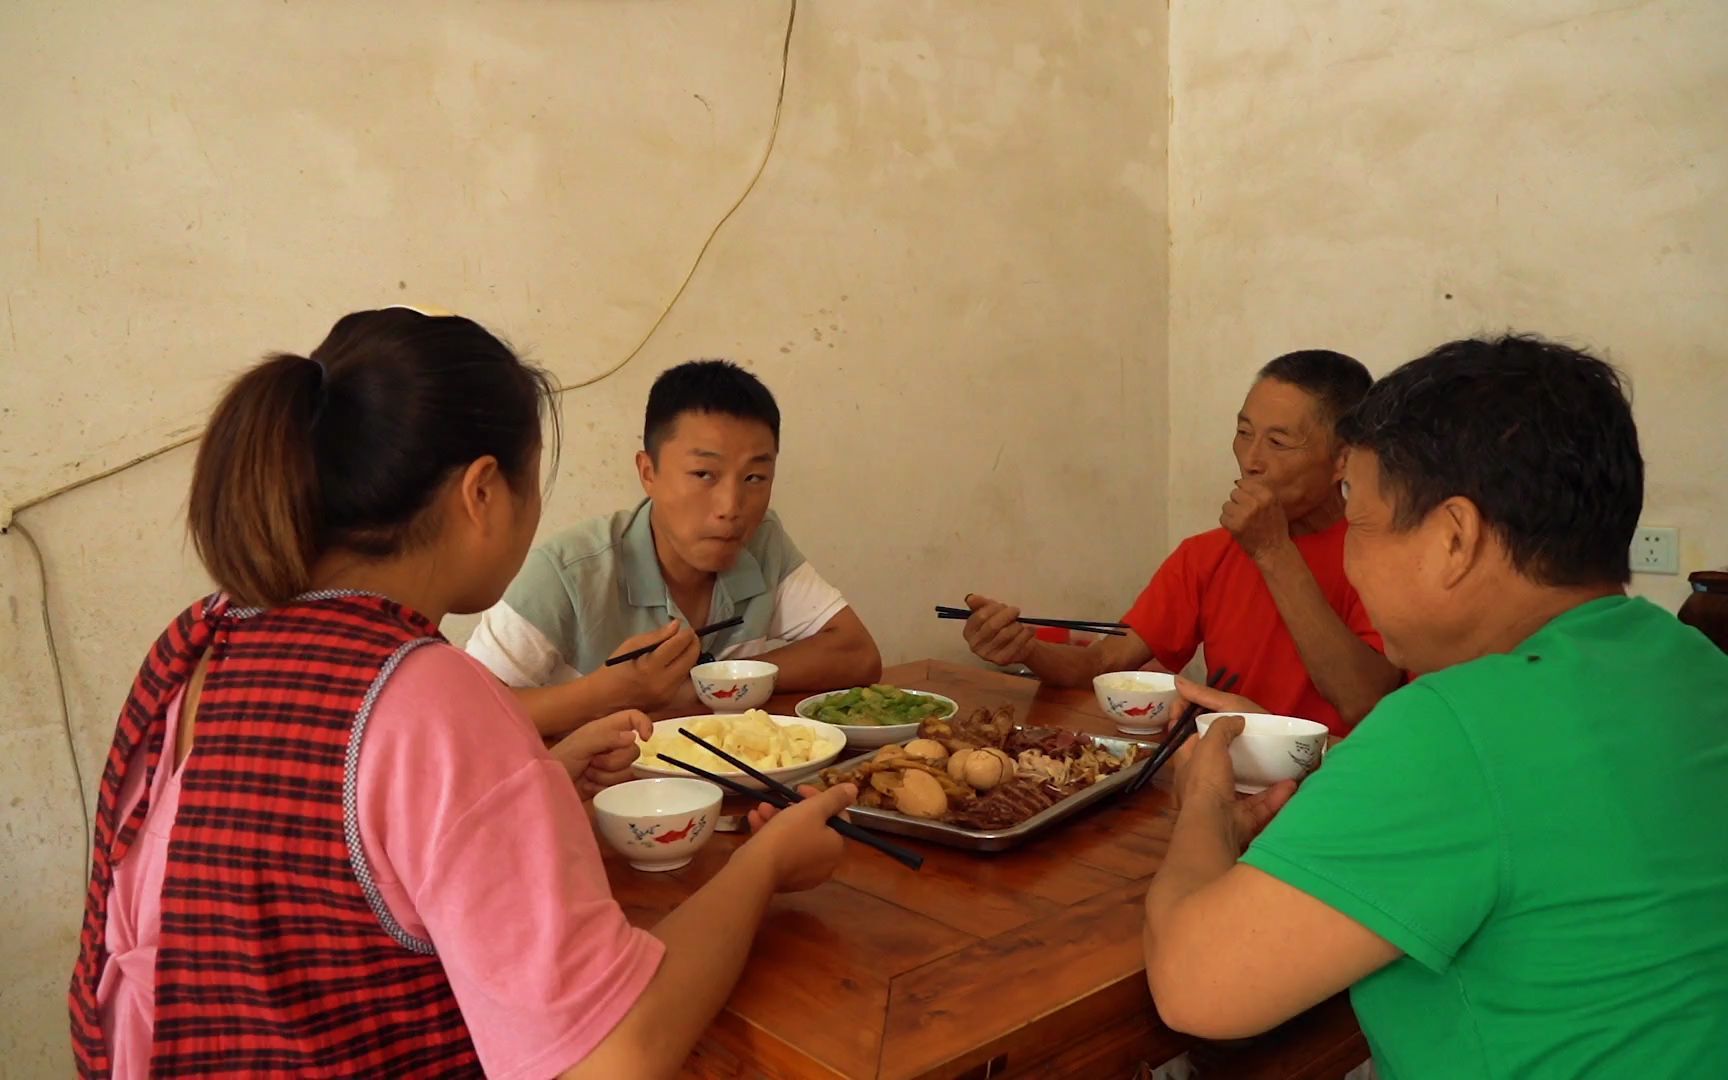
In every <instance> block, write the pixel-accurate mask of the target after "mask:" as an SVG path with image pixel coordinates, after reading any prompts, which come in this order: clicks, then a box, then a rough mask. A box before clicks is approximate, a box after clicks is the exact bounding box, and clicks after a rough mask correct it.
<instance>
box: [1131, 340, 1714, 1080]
mask: <svg viewBox="0 0 1728 1080" xmlns="http://www.w3.org/2000/svg"><path fill="white" fill-rule="evenodd" d="M1340 431H1341V434H1343V436H1344V438H1345V439H1346V441H1348V442H1349V443H1350V444H1351V445H1352V447H1353V449H1352V451H1351V454H1350V459H1349V462H1348V464H1347V466H1346V472H1345V482H1346V485H1347V500H1348V507H1347V511H1346V516H1347V520H1348V521H1349V523H1350V531H1349V537H1348V539H1347V541H1346V547H1345V568H1346V572H1347V573H1348V574H1349V577H1350V580H1351V582H1352V584H1353V585H1354V586H1355V587H1356V589H1357V591H1358V592H1359V593H1360V594H1361V597H1362V602H1363V604H1364V605H1366V607H1367V609H1368V613H1369V615H1370V616H1371V617H1372V618H1373V621H1374V625H1375V626H1376V627H1378V628H1379V629H1380V631H1381V632H1382V633H1383V634H1384V635H1385V639H1386V651H1387V655H1388V657H1389V658H1391V659H1392V660H1393V661H1394V662H1395V663H1397V664H1399V665H1400V666H1402V667H1404V668H1406V669H1408V670H1410V671H1412V672H1414V673H1416V674H1417V675H1418V676H1419V677H1418V678H1417V679H1416V680H1415V681H1414V682H1413V683H1412V684H1411V685H1409V686H1407V687H1405V688H1404V689H1402V690H1399V691H1397V692H1395V693H1393V694H1392V695H1390V696H1388V697H1387V698H1385V699H1384V700H1383V701H1382V702H1381V703H1380V705H1379V707H1377V708H1376V709H1375V710H1374V711H1373V712H1372V713H1371V714H1369V716H1368V718H1367V719H1366V720H1365V721H1364V722H1363V723H1362V724H1361V726H1360V727H1358V728H1357V730H1356V732H1355V734H1353V735H1352V736H1351V738H1350V739H1349V740H1348V741H1346V742H1344V743H1342V744H1340V745H1339V746H1338V747H1337V749H1336V750H1335V751H1333V752H1332V753H1331V754H1330V755H1329V756H1328V757H1327V760H1326V763H1325V765H1324V767H1322V768H1321V769H1320V770H1319V771H1318V772H1317V773H1315V774H1314V775H1313V777H1311V778H1310V779H1308V780H1307V781H1306V782H1305V783H1304V784H1303V785H1302V789H1301V791H1300V793H1298V794H1295V795H1294V797H1292V788H1291V786H1290V785H1289V784H1285V785H1281V786H1279V787H1276V788H1273V789H1272V790H1269V791H1267V792H1266V793H1264V794H1263V795H1260V796H1256V797H1255V798H1253V799H1250V800H1245V801H1240V802H1239V801H1237V800H1236V799H1235V798H1234V796H1233V793H1232V784H1233V778H1232V775H1231V770H1230V758H1229V751H1228V747H1229V744H1230V742H1231V741H1232V740H1233V738H1235V737H1236V734H1237V733H1238V732H1239V731H1240V730H1241V721H1234V722H1232V721H1220V722H1219V723H1218V724H1215V725H1214V726H1213V727H1212V728H1211V730H1210V732H1209V734H1208V735H1207V737H1206V738H1204V739H1199V740H1196V742H1195V743H1194V744H1193V745H1192V747H1191V748H1189V749H1188V750H1185V751H1184V752H1183V756H1182V758H1181V759H1179V760H1180V769H1179V773H1178V777H1177V790H1178V795H1179V797H1180V800H1181V805H1182V812H1181V815H1180V817H1179V819H1178V821H1177V825H1176V830H1175V834H1174V836H1173V838H1172V841H1171V846H1170V852H1169V855H1168V857H1167V859H1166V861H1165V864H1164V867H1163V869H1162V870H1161V871H1160V872H1159V874H1158V876H1157V877H1156V878H1155V879H1154V880H1153V885H1152V888H1151V890H1150V892H1149V894H1148V896H1147V899H1146V915H1147V923H1146V934H1145V947H1146V963H1147V978H1148V981H1149V982H1150V984H1151V987H1152V993H1153V996H1154V998H1155V999H1156V1001H1157V1004H1158V1009H1159V1012H1160V1013H1161V1014H1162V1015H1163V1017H1164V1018H1165V1020H1166V1021H1167V1022H1168V1023H1170V1024H1171V1025H1172V1026H1173V1027H1176V1028H1179V1029H1182V1030H1185V1031H1190V1032H1193V1033H1195V1034H1200V1035H1205V1036H1210V1037H1235V1036H1244V1035H1249V1034H1253V1033H1256V1032H1259V1031H1263V1030H1265V1029H1267V1028H1270V1027H1272V1026H1273V1025H1275V1024H1277V1023H1279V1022H1281V1021H1283V1020H1285V1019H1287V1018H1289V1017H1291V1016H1294V1015H1295V1014H1297V1013H1299V1012H1301V1011H1302V1010H1304V1009H1306V1008H1308V1007H1310V1006H1312V1005H1314V1004H1316V1003H1317V1002H1319V1001H1322V1000H1324V999H1325V998H1327V997H1328V996H1330V995H1332V994H1334V993H1337V992H1338V991H1340V990H1342V989H1344V988H1346V987H1348V988H1350V990H1351V999H1352V1001H1353V1003H1354V1005H1355V1008H1356V1013H1357V1016H1358V1018H1359V1019H1360V1020H1361V1023H1362V1028H1363V1031H1364V1032H1365V1033H1366V1034H1367V1036H1368V1040H1369V1043H1370V1045H1371V1047H1372V1048H1373V1051H1374V1059H1375V1063H1376V1067H1377V1068H1378V1070H1379V1072H1380V1073H1381V1075H1383V1076H1387V1077H1394V1078H1397V1077H1426V1076H1438V1077H1453V1076H1459V1077H1520V1078H1523V1077H1534V1076H1541V1077H1546V1076H1585V1075H1590V1076H1638V1077H1646V1076H1650V1077H1656V1076H1661V1077H1670V1076H1673V1077H1703V1076H1725V1075H1728V787H1725V786H1724V781H1723V777H1724V775H1725V773H1728V657H1725V656H1724V655H1723V654H1722V653H1721V652H1720V651H1719V650H1717V649H1716V648H1715V647H1714V646H1712V645H1711V644H1710V642H1709V641H1708V640H1706V639H1705V638H1704V636H1703V635H1702V634H1700V633H1698V632H1697V631H1696V630H1694V629H1692V628H1690V627H1687V626H1685V625H1683V624H1681V623H1680V622H1679V621H1678V620H1676V619H1675V618H1674V617H1673V616H1671V615H1669V614H1667V613H1666V612H1663V611H1661V610H1660V609H1658V608H1656V607H1654V606H1653V605H1651V604H1649V603H1647V602H1645V601H1643V600H1637V599H1632V598H1629V597H1628V596H1627V595H1626V594H1625V588H1624V586H1625V584H1626V583H1627V581H1629V580H1630V577H1631V574H1630V569H1629V566H1628V561H1627V548H1628V545H1629V543H1630V541H1631V537H1632V533H1633V531H1634V529H1635V528H1636V526H1637V522H1638V514H1639V511H1640V509H1641V507H1642V504H1643V461H1642V459H1641V458H1640V456H1639V451H1638V435H1637V430H1636V427H1635V426H1634V424H1633V420H1632V413H1631V409H1630V408H1629V406H1628V404H1627V401H1626V397H1625V394H1624V390H1623V387H1622V383H1621V379H1620V376H1619V375H1618V373H1617V372H1615V370H1614V369H1613V368H1611V367H1609V366H1608V365H1607V364H1605V363H1603V362H1601V361H1599V360H1596V359H1594V358H1592V357H1590V356H1588V355H1586V354H1584V353H1581V352H1578V351H1575V350H1572V349H1569V348H1566V347H1564V346H1560V345H1556V344H1553V343H1550V342H1546V341H1542V340H1540V339H1535V338H1528V337H1507V338H1501V339H1498V340H1492V341H1484V340H1472V341H1459V342H1453V343H1451V344H1449V345H1444V346H1442V347H1440V348H1439V349H1436V350H1435V351H1434V352H1432V353H1430V354H1428V355H1427V356H1424V357H1422V358H1421V359H1419V360H1415V361H1412V362H1411V363H1409V364H1406V365H1404V366H1403V367H1401V368H1399V369H1398V370H1397V371H1395V372H1393V373H1392V374H1391V375H1389V376H1387V377H1386V378H1385V379H1382V380H1381V381H1380V382H1379V383H1377V384H1376V385H1375V386H1374V388H1373V389H1372V390H1370V391H1369V394H1368V397H1367V399H1366V400H1365V401H1364V402H1363V403H1362V405H1361V406H1360V407H1359V408H1358V409H1357V410H1356V411H1355V412H1354V413H1353V414H1352V415H1351V416H1349V417H1347V418H1346V420H1345V421H1344V423H1343V424H1342V425H1341V428H1340ZM1190 692H1191V693H1192V695H1193V696H1194V698H1195V699H1196V700H1199V701H1201V702H1202V703H1203V704H1205V705H1207V706H1208V707H1223V708H1225V709H1234V710H1243V711H1247V710H1249V709H1250V708H1251V706H1252V703H1249V702H1244V701H1242V700H1241V699H1221V698H1220V697H1219V696H1218V695H1213V694H1211V693H1210V692H1208V691H1205V690H1204V689H1203V688H1201V689H1191V691H1190ZM1287 800H1288V801H1287ZM1286 801H1287V803H1286ZM1274 815H1276V816H1274ZM1262 829H1263V831H1261V830H1262ZM1257 832H1258V836H1257V837H1256V836H1255V834H1256V833H1257ZM1250 840H1252V844H1251V845H1250V844H1249V841H1250ZM1244 848H1246V851H1245V852H1244Z"/></svg>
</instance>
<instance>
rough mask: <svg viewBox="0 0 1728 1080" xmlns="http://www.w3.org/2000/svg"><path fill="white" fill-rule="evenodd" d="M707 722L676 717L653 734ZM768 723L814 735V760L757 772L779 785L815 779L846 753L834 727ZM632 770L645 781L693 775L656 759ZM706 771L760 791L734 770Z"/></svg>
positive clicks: (805, 721) (794, 720)
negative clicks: (802, 728)
mask: <svg viewBox="0 0 1728 1080" xmlns="http://www.w3.org/2000/svg"><path fill="white" fill-rule="evenodd" d="M716 718H717V719H720V720H739V719H741V717H740V716H738V715H737V714H727V715H724V716H718V717H716ZM707 719H709V717H708V716H680V717H676V718H674V719H671V720H656V721H654V733H655V734H659V733H660V731H661V730H662V729H665V728H671V729H672V730H673V731H676V730H677V729H678V727H679V726H680V725H683V724H691V723H694V722H695V721H697V720H707ZM768 719H770V720H772V721H774V722H775V723H776V724H779V725H780V726H781V727H805V728H809V729H810V730H811V731H813V732H815V739H816V748H815V749H816V753H815V755H814V756H813V757H811V759H810V760H809V761H808V762H806V763H805V764H803V765H792V766H788V767H787V768H784V769H762V770H760V771H761V772H764V773H766V774H767V775H769V776H771V777H773V778H774V779H776V780H778V781H780V782H781V783H782V784H788V785H792V784H796V782H797V781H799V780H803V779H805V778H807V777H810V776H814V775H815V774H816V771H817V770H818V769H821V768H822V767H823V766H825V765H828V764H829V763H830V762H832V761H833V760H834V759H835V758H837V757H839V756H840V751H842V750H844V749H846V740H845V738H844V737H843V736H842V735H841V734H840V731H841V729H840V728H837V727H835V726H834V725H833V724H824V723H823V722H822V721H820V720H811V719H809V718H808V717H803V716H770V717H769V718H768ZM678 741H679V742H681V743H684V744H685V745H687V746H689V747H690V749H691V750H692V751H697V752H700V750H701V748H700V747H698V746H697V745H696V744H695V743H693V742H691V741H690V740H688V739H679V740H678ZM636 745H637V746H641V745H642V742H641V740H637V743H636ZM669 752H670V753H671V754H672V756H673V757H676V758H682V757H683V755H682V754H680V753H678V752H677V751H676V750H672V751H669ZM685 760H689V759H688V758H685ZM691 764H692V765H701V762H697V761H692V762H691ZM632 770H633V771H634V772H635V773H636V775H637V776H641V777H645V778H646V777H652V776H690V775H692V774H690V773H687V772H685V771H684V770H683V769H680V768H679V767H678V766H676V765H668V764H666V763H665V762H663V761H660V760H658V759H655V760H653V761H649V760H647V759H644V758H638V759H637V760H636V764H635V765H634V766H632ZM708 771H709V772H712V773H713V774H714V775H715V776H724V777H726V778H727V779H729V780H736V781H738V783H740V784H743V785H744V786H745V787H747V788H750V789H751V790H752V791H761V790H762V784H761V782H760V781H757V780H754V779H752V778H751V777H749V776H747V775H745V774H744V773H743V772H741V771H739V770H737V769H732V768H726V769H709V770H708Z"/></svg>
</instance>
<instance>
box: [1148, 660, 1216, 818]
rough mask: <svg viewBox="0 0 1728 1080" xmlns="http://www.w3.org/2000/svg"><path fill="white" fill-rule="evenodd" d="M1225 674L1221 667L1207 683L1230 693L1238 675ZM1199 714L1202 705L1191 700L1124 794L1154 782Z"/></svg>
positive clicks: (1191, 731) (1188, 734)
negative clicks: (1155, 776) (1161, 744)
mask: <svg viewBox="0 0 1728 1080" xmlns="http://www.w3.org/2000/svg"><path fill="white" fill-rule="evenodd" d="M1225 674H1226V673H1225V671H1224V669H1223V668H1219V669H1218V670H1217V671H1215V672H1213V673H1212V677H1211V678H1210V679H1207V680H1206V685H1207V686H1209V687H1212V688H1214V689H1218V690H1222V691H1223V692H1224V693H1226V694H1228V693H1229V692H1230V690H1231V688H1232V687H1234V686H1235V685H1236V676H1234V675H1231V676H1230V677H1229V679H1228V680H1224V676H1225ZM1220 680H1224V684H1223V685H1222V686H1220V685H1219V682H1220ZM1199 715H1200V705H1199V704H1198V703H1197V702H1192V701H1190V702H1189V703H1188V708H1186V709H1184V710H1183V711H1182V719H1180V720H1178V721H1176V726H1175V727H1173V728H1171V729H1170V734H1169V735H1166V736H1165V737H1164V745H1163V746H1160V747H1159V748H1158V753H1157V754H1155V755H1154V756H1153V758H1152V760H1151V761H1150V762H1148V763H1147V765H1146V767H1145V768H1144V769H1141V770H1140V775H1138V776H1136V777H1135V778H1134V779H1132V780H1130V781H1128V782H1127V783H1126V784H1124V785H1123V786H1122V794H1123V795H1125V796H1126V795H1132V794H1134V793H1135V792H1136V791H1139V790H1140V789H1141V788H1143V787H1145V786H1146V785H1147V784H1149V783H1151V782H1152V774H1154V773H1156V772H1157V771H1158V770H1159V769H1162V768H1163V767H1164V763H1165V762H1166V761H1169V760H1170V759H1171V758H1172V757H1174V756H1175V754H1176V751H1178V750H1180V749H1181V748H1182V744H1183V743H1185V742H1187V741H1188V737H1189V736H1190V735H1193V734H1194V732H1195V729H1196V727H1197V725H1196V724H1195V720H1196V718H1198V717H1199Z"/></svg>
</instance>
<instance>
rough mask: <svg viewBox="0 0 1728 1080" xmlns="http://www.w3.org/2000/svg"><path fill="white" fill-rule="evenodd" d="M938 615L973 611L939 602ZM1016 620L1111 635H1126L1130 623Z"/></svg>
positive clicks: (944, 616) (956, 616)
mask: <svg viewBox="0 0 1728 1080" xmlns="http://www.w3.org/2000/svg"><path fill="white" fill-rule="evenodd" d="M936 617H937V618H938V619H969V618H971V617H972V612H971V611H970V610H969V609H967V608H957V607H947V606H944V605H942V604H937V605H936ZM1014 621H1015V622H1018V623H1025V624H1026V625H1027V626H1051V627H1055V628H1056V629H1058V630H1084V631H1086V632H1088V633H1092V634H1107V635H1109V636H1110V637H1125V636H1127V633H1128V624H1127V623H1120V622H1091V621H1089V620H1086V619H1028V618H1026V617H1025V616H1024V615H1022V616H1021V617H1020V618H1018V619H1015V620H1014Z"/></svg>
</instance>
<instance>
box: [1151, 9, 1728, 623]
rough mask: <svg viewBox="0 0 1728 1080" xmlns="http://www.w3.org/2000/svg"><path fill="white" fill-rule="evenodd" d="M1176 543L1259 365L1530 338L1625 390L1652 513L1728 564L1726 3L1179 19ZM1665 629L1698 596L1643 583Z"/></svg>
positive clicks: (1225, 467)
mask: <svg viewBox="0 0 1728 1080" xmlns="http://www.w3.org/2000/svg"><path fill="white" fill-rule="evenodd" d="M1170 33H1171V94H1172V99H1173V100H1172V114H1171V115H1172V121H1171V135H1170V139H1171V147H1170V230H1171V255H1170V260H1171V261H1170V272H1171V298H1172V301H1171V315H1170V357H1171V361H1170V382H1171V392H1172V395H1177V394H1179V395H1181V397H1180V401H1181V407H1180V408H1175V409H1172V410H1171V429H1170V435H1171V456H1170V476H1171V506H1170V510H1171V533H1172V536H1178V535H1182V534H1185V533H1188V532H1192V531H1195V530H1198V529H1201V528H1205V527H1208V526H1211V525H1213V524H1215V522H1216V518H1217V513H1218V508H1219V505H1220V504H1221V503H1222V501H1223V496H1224V493H1225V492H1226V491H1227V489H1228V485H1229V482H1230V480H1231V479H1232V478H1233V476H1234V473H1233V466H1232V463H1231V460H1230V455H1229V453H1228V446H1227V440H1228V439H1229V437H1230V432H1231V428H1230V418H1231V417H1232V416H1233V415H1234V411H1235V409H1236V407H1237V404H1238V403H1239V401H1240V400H1241V394H1242V392H1243V389H1244V387H1245V384H1246V382H1247V380H1248V379H1249V377H1250V376H1251V374H1252V372H1253V371H1254V369H1255V368H1256V367H1257V366H1258V365H1259V364H1260V363H1262V362H1264V361H1265V360H1267V359H1269V358H1270V357H1272V356H1273V355H1276V354H1277V353H1279V352H1282V351H1285V350H1287V349H1291V348H1301V347H1315V346H1319V347H1331V348H1337V349H1341V350H1343V351H1345V352H1349V353H1352V354H1354V355H1356V356H1358V357H1360V358H1361V359H1362V360H1363V361H1364V362H1366V363H1367V364H1368V365H1369V367H1370V368H1372V369H1373V370H1374V371H1375V372H1376V373H1379V374H1383V373H1385V372H1386V371H1389V370H1390V369H1391V368H1392V367H1394V366H1396V365H1397V364H1398V363H1401V362H1403V361H1404V360H1408V359H1410V358H1412V357H1415V356H1417V355H1419V354H1420V353H1421V352H1423V351H1425V350H1427V349H1428V348H1430V347H1432V346H1433V345H1436V344H1439V343H1440V342H1441V341H1444V340H1447V339H1449V338H1453V337H1458V336H1463V335H1465V334H1470V333H1475V332H1479V331H1489V332H1493V331H1501V330H1504V329H1506V328H1508V327H1516V328H1520V329H1527V330H1533V331H1538V332H1541V333H1544V334H1547V335H1550V336H1555V337H1559V338H1562V339H1565V340H1568V341H1572V342H1574V343H1579V344H1584V345H1588V346H1591V347H1593V348H1596V349H1599V350H1602V351H1603V352H1604V353H1606V355H1607V356H1608V357H1610V358H1611V359H1612V360H1614V361H1615V362H1616V363H1618V364H1619V365H1620V366H1621V367H1623V368H1624V369H1625V370H1626V371H1627V372H1628V373H1629V374H1630V375H1631V378H1632V382H1633V387H1634V393H1635V404H1634V408H1635V411H1636V414H1637V417H1638V421H1639V429H1640V434H1641V436H1642V440H1643V448H1644V454H1645V457H1646V460H1647V462H1648V492H1647V498H1646V504H1645V521H1646V523H1648V524H1655V525H1672V526H1677V527H1679V528H1680V530H1681V552H1680V554H1681V565H1682V567H1683V569H1686V570H1690V569H1699V568H1704V567H1709V566H1720V565H1722V564H1725V563H1728V470H1725V465H1728V434H1725V433H1724V427H1723V421H1724V417H1728V119H1725V116H1728V114H1725V113H1724V106H1723V102H1724V101H1728V5H1725V4H1722V3H1720V2H1719V0H1666V2H1644V3H1620V4H1610V3H1601V2H1591V0H1523V2H1520V3H1489V2H1485V0H1474V2H1465V3H1448V4H1439V3H1415V2H1409V3H1393V4H1379V5H1362V4H1352V3H1345V2H1340V0H1294V2H1289V3H1280V4H1266V3H1259V2H1255V0H1207V2H1205V3H1198V2H1187V3H1177V4H1175V5H1173V7H1172V10H1171V17H1170ZM1636 588H1637V589H1638V590H1640V591H1642V592H1644V593H1646V594H1648V595H1649V596H1651V597H1652V598H1653V599H1655V600H1657V601H1658V602H1660V603H1662V604H1663V605H1664V606H1666V607H1668V608H1670V609H1673V608H1675V607H1677V606H1678V604H1679V602H1680V600H1681V599H1682V598H1683V596H1684V589H1685V578H1684V576H1683V575H1682V576H1679V577H1655V576H1643V575H1640V576H1639V578H1638V580H1637V582H1636Z"/></svg>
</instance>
